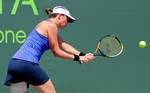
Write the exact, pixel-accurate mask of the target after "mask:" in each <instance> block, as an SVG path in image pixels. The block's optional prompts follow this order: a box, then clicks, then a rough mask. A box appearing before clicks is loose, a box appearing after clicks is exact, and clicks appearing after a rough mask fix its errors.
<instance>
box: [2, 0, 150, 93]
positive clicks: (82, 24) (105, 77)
mask: <svg viewBox="0 0 150 93" xmlns="http://www.w3.org/2000/svg"><path fill="white" fill-rule="evenodd" d="M2 1H3V2H2V5H3V14H2V15H0V30H1V31H3V32H4V31H6V30H13V31H14V32H15V31H18V30H24V31H25V32H26V33H27V34H28V33H29V32H30V31H31V30H32V29H33V27H34V26H35V25H36V24H37V23H38V22H40V21H42V20H45V19H46V18H47V16H46V14H45V13H44V9H45V8H46V7H54V6H56V5H63V6H65V7H67V8H68V9H69V10H70V11H71V13H72V15H73V16H74V17H76V19H77V21H76V22H74V23H72V24H69V26H68V27H67V28H65V29H63V30H62V31H61V32H60V35H61V37H63V38H64V40H65V41H66V42H69V43H70V44H71V45H73V46H74V47H75V48H77V49H79V50H81V51H83V52H93V50H94V48H95V44H96V42H97V41H98V39H99V38H101V37H103V36H104V35H107V34H112V33H114V34H116V35H117V36H118V37H119V38H120V39H121V40H122V42H123V43H124V51H123V53H122V54H121V55H120V56H119V57H116V58H113V59H107V58H104V57H97V58H96V60H94V61H92V62H90V63H88V64H82V65H81V64H78V63H77V62H73V61H71V60H64V59H60V58H56V57H54V56H53V55H52V53H51V52H50V51H47V52H45V54H44V55H43V57H42V59H41V67H42V68H43V69H44V70H45V72H46V73H47V74H48V75H49V77H50V78H51V79H52V81H53V83H54V85H55V87H56V90H57V93H150V73H149V72H150V57H149V55H150V41H149V40H150V26H149V25H150V1H149V0H34V2H35V4H36V7H37V9H38V12H39V15H37V16H35V15H34V14H33V11H32V8H31V7H30V6H22V5H21V4H19V7H18V10H17V12H16V14H15V15H11V10H12V7H13V5H14V2H15V1H16V0H2ZM23 1H25V0H23ZM26 1H30V0H26ZM21 2H22V0H20V3H21ZM0 38H1V37H0ZM140 40H145V41H146V42H147V47H146V48H144V49H140V48H139V47H138V42H139V41H140ZM20 45H21V44H18V43H14V44H13V43H12V42H11V40H10V41H9V43H7V44H6V43H0V59H1V61H0V92H2V93H9V88H8V87H7V86H4V84H3V83H4V81H5V76H6V71H7V65H8V63H9V60H10V58H11V56H12V55H13V54H14V53H15V52H16V51H17V49H18V48H19V46H20ZM29 93H36V92H35V91H34V90H33V89H32V88H30V89H29Z"/></svg>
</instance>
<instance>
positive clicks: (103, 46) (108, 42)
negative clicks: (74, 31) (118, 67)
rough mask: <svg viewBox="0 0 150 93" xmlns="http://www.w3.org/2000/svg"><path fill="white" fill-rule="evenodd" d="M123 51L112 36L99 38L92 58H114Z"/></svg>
mask: <svg viewBox="0 0 150 93" xmlns="http://www.w3.org/2000/svg"><path fill="white" fill-rule="evenodd" d="M122 51H123V44H122V42H121V41H120V40H119V39H118V37H116V36H115V35H114V34H112V35H106V36H104V37H103V38H101V39H100V40H99V41H98V43H97V46H96V49H95V52H94V56H104V57H109V58H112V57H116V56H119V55H120V54H121V53H122Z"/></svg>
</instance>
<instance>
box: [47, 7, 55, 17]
mask: <svg viewBox="0 0 150 93" xmlns="http://www.w3.org/2000/svg"><path fill="white" fill-rule="evenodd" d="M52 12H53V10H52V9H51V8H46V9H45V13H46V14H47V15H48V16H50V15H51V13H52Z"/></svg>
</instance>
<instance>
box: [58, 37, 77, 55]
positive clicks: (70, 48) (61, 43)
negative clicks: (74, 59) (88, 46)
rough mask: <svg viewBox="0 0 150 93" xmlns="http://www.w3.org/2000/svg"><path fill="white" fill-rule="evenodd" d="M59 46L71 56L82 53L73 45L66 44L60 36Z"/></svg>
mask: <svg viewBox="0 0 150 93" xmlns="http://www.w3.org/2000/svg"><path fill="white" fill-rule="evenodd" d="M58 41H59V46H60V47H61V48H62V49H63V50H64V51H66V52H68V53H70V54H75V55H79V54H80V51H79V50H77V49H75V48H74V47H73V46H72V45H70V44H68V43H66V42H65V41H64V40H63V39H62V38H61V37H60V36H58Z"/></svg>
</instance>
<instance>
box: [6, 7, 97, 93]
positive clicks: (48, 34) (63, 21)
mask: <svg viewBox="0 0 150 93" xmlns="http://www.w3.org/2000/svg"><path fill="white" fill-rule="evenodd" d="M46 13H47V14H48V15H49V18H48V19H47V20H44V21H42V22H40V23H38V24H37V25H36V26H35V28H34V29H33V30H32V31H31V33H30V34H29V36H28V38H27V40H26V42H25V43H24V44H23V45H22V46H21V47H20V48H19V50H18V51H17V52H16V53H15V54H14V56H13V57H12V58H11V61H10V63H9V66H8V73H7V77H6V81H5V85H9V86H10V91H11V93H26V92H27V86H28V85H29V84H30V85H32V86H33V88H34V89H36V90H37V92H38V93H56V90H55V87H54V85H53V83H52V81H51V80H50V78H49V77H48V75H47V74H46V73H45V72H44V71H43V70H42V69H41V68H40V66H39V62H40V58H41V56H42V54H43V53H44V52H45V51H46V50H49V49H50V50H51V51H52V53H53V54H54V55H55V56H57V57H60V58H64V59H71V60H74V61H79V62H81V63H87V62H89V61H91V60H93V59H95V57H94V55H93V54H92V53H87V54H85V53H82V52H80V51H78V50H77V49H75V48H74V47H72V46H71V45H70V44H68V43H66V42H64V41H63V39H62V38H61V37H60V36H59V35H58V32H59V31H60V29H62V28H64V27H66V26H67V25H68V23H72V22H74V21H75V20H76V19H75V18H74V17H72V16H71V15H70V12H69V10H68V9H66V8H65V7H63V6H56V7H54V8H53V9H52V10H51V9H46Z"/></svg>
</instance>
